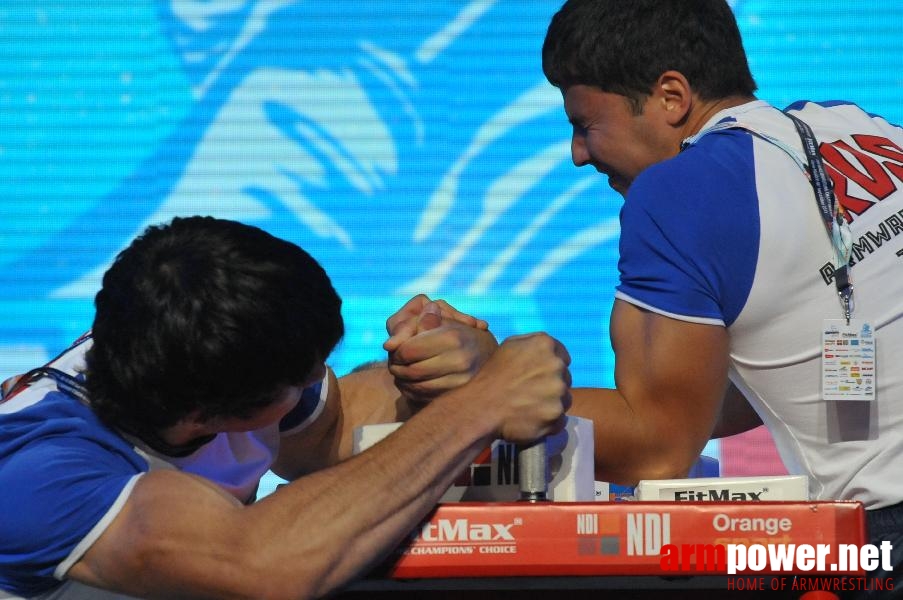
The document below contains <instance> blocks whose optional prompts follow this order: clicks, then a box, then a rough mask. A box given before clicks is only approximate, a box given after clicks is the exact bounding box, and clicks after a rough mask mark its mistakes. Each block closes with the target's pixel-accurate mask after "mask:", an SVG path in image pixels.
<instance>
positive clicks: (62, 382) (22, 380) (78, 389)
mask: <svg viewBox="0 0 903 600" xmlns="http://www.w3.org/2000/svg"><path fill="white" fill-rule="evenodd" d="M44 377H50V378H51V379H53V380H54V381H55V382H56V387H57V388H58V389H59V390H60V391H61V392H63V393H64V394H66V395H67V396H71V397H72V398H75V399H76V400H78V401H79V402H81V403H82V404H84V405H90V402H88V392H87V390H86V389H85V385H84V384H83V383H82V382H81V381H79V380H78V378H76V377H74V376H72V375H70V374H68V373H64V372H63V371H60V370H59V369H54V368H53V367H48V366H46V365H45V366H43V367H38V368H37V369H32V370H31V371H28V372H27V373H24V374H23V375H19V376H18V377H14V378H11V379H10V380H7V381H9V382H10V384H11V385H9V386H6V382H4V388H5V389H4V390H3V394H2V399H3V400H8V399H9V398H11V397H12V396H14V395H15V394H17V393H18V392H20V391H22V390H23V389H24V388H25V387H27V386H28V385H29V384H31V383H33V382H35V381H37V380H38V379H42V378H44Z"/></svg>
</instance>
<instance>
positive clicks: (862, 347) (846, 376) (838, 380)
mask: <svg viewBox="0 0 903 600" xmlns="http://www.w3.org/2000/svg"><path fill="white" fill-rule="evenodd" d="M876 374H877V372H876V371H875V330H874V328H873V327H872V326H871V324H869V323H867V322H865V321H861V320H857V319H851V320H850V322H849V323H847V322H846V320H844V319H825V322H824V327H823V329H822V352H821V382H822V397H823V398H824V399H825V400H874V399H875V388H877V384H876Z"/></svg>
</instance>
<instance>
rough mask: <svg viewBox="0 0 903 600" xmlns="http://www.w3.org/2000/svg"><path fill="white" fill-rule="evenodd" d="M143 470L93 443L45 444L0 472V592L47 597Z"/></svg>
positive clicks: (12, 460) (16, 455)
mask: <svg viewBox="0 0 903 600" xmlns="http://www.w3.org/2000/svg"><path fill="white" fill-rule="evenodd" d="M140 472H141V469H140V468H137V467H136V465H135V464H133V463H130V462H129V461H128V460H127V459H125V458H124V457H123V456H122V455H119V454H117V453H116V452H110V451H108V449H106V448H103V447H102V446H101V445H99V444H98V443H97V441H95V440H88V439H84V438H79V437H73V436H70V437H57V438H50V439H44V440H42V441H41V442H40V443H35V444H31V445H29V446H25V447H23V448H20V449H19V450H17V451H16V452H15V453H14V454H13V455H12V456H11V457H9V459H8V460H6V461H4V462H3V467H2V469H0V490H2V493H0V523H2V524H0V589H6V590H9V591H12V592H14V593H17V594H20V595H23V596H26V597H28V596H32V595H36V594H38V593H41V592H44V591H47V590H48V589H51V588H52V587H54V586H55V585H58V583H59V582H58V581H57V580H55V579H54V571H55V570H56V568H57V567H58V566H59V565H60V563H62V562H63V561H65V560H66V559H67V558H68V557H69V555H70V554H71V553H72V552H73V550H74V549H75V548H76V546H77V545H78V544H79V543H80V542H81V541H82V540H83V539H84V538H85V536H87V535H88V534H89V532H91V530H92V529H93V528H94V527H95V526H96V525H97V524H98V523H99V522H101V521H102V520H103V519H104V517H105V516H107V514H108V513H109V511H110V509H111V507H112V506H113V505H114V503H115V502H116V500H117V498H119V496H120V494H121V493H122V491H123V490H124V489H125V487H126V486H127V485H128V483H129V482H130V481H131V480H132V479H133V478H134V477H135V475H136V474H138V473H140Z"/></svg>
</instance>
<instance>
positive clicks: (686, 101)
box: [652, 71, 693, 126]
mask: <svg viewBox="0 0 903 600" xmlns="http://www.w3.org/2000/svg"><path fill="white" fill-rule="evenodd" d="M652 92H653V97H654V98H655V100H656V101H657V102H658V103H659V107H660V108H661V109H662V111H663V114H664V118H665V121H666V122H667V123H668V124H669V125H672V126H678V125H680V124H682V123H683V122H684V121H685V120H686V118H687V115H688V114H689V113H690V108H691V106H692V104H693V90H692V88H691V87H690V82H689V81H687V78H686V77H684V75H683V73H681V72H680V71H665V72H664V73H662V74H661V75H659V77H658V79H657V80H656V82H655V85H654V86H653V89H652Z"/></svg>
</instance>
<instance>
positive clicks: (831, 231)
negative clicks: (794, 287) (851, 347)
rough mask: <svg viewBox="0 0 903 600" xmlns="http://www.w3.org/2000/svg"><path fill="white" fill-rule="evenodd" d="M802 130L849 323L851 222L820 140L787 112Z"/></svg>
mask: <svg viewBox="0 0 903 600" xmlns="http://www.w3.org/2000/svg"><path fill="white" fill-rule="evenodd" d="M784 114H785V115H787V116H788V117H789V118H790V120H791V121H793V124H794V125H795V126H796V131H797V133H799V136H800V140H801V141H802V143H803V152H805V153H806V161H807V162H808V166H809V169H808V172H809V182H810V183H811V184H812V189H813V190H814V191H815V201H816V203H817V204H818V210H819V212H820V213H821V216H822V220H823V221H824V223H825V228H826V230H827V232H828V237H829V238H830V239H831V244H832V245H833V246H834V283H835V285H836V286H837V296H838V297H839V298H840V305H841V307H842V308H843V314H844V317H845V318H846V320H847V324H848V325H849V323H850V317H851V316H852V313H853V283H852V281H851V280H850V254H851V250H852V234H851V233H850V227H849V224H848V223H847V221H846V218H845V217H844V212H843V208H842V207H841V206H840V203H839V202H837V198H836V197H835V196H834V188H833V186H832V185H831V181H830V180H829V179H828V174H827V171H826V170H825V164H824V162H822V158H821V155H820V154H819V153H818V142H817V141H816V139H815V134H814V133H812V128H811V127H809V124H808V123H806V122H804V121H802V120H801V119H799V118H798V117H795V116H794V115H792V114H790V113H788V112H785V113H784Z"/></svg>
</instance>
